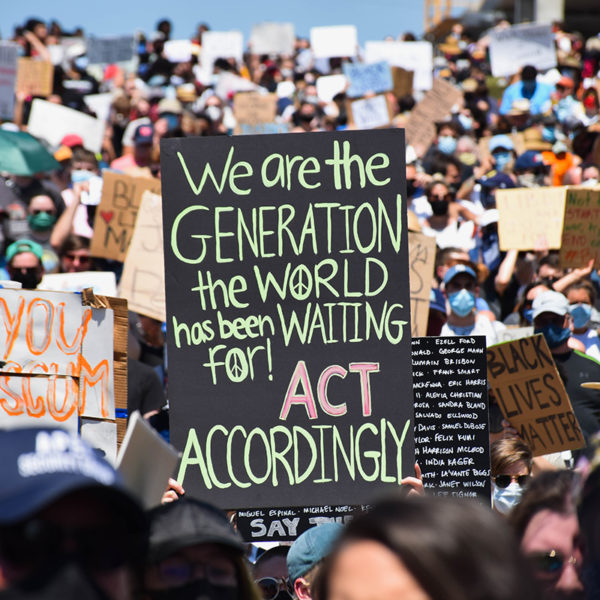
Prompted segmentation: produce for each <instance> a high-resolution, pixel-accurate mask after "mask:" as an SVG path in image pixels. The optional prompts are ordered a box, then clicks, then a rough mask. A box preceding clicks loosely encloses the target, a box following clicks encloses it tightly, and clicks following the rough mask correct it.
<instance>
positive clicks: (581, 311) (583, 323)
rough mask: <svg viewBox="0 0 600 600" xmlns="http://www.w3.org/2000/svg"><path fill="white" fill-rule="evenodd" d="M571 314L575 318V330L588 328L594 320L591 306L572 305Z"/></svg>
mask: <svg viewBox="0 0 600 600" xmlns="http://www.w3.org/2000/svg"><path fill="white" fill-rule="evenodd" d="M569 312H570V313H571V316H572V317H573V326H574V327H575V329H583V328H584V327H587V325H588V323H589V322H590V319H591V318H592V307H591V306H590V305H589V304H581V303H579V304H571V306H570V307H569Z"/></svg>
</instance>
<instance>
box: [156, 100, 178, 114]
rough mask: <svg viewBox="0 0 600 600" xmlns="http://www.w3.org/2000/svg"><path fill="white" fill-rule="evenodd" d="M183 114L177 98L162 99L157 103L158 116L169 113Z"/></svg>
mask: <svg viewBox="0 0 600 600" xmlns="http://www.w3.org/2000/svg"><path fill="white" fill-rule="evenodd" d="M182 112H183V107H182V106H181V102H179V100H177V98H163V99H162V100H161V101H160V102H159V103H158V114H159V115H162V114H164V113H170V114H173V115H180V114H181V113H182Z"/></svg>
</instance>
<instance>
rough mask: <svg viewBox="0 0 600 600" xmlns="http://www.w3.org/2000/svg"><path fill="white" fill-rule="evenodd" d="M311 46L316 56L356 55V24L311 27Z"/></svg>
mask: <svg viewBox="0 0 600 600" xmlns="http://www.w3.org/2000/svg"><path fill="white" fill-rule="evenodd" d="M310 47H311V50H312V53H313V56H314V57H315V58H335V57H338V56H356V51H357V48H358V35H357V32H356V27H355V26H354V25H333V26H331V27H311V28H310Z"/></svg>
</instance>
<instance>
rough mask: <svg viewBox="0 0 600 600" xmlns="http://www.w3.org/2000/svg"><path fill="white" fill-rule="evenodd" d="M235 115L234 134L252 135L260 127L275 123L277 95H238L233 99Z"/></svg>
mask: <svg viewBox="0 0 600 600" xmlns="http://www.w3.org/2000/svg"><path fill="white" fill-rule="evenodd" d="M233 114H234V116H235V119H236V121H237V123H236V127H235V131H234V133H237V134H239V133H250V132H252V129H253V128H255V127H256V126H258V125H265V124H267V123H273V122H274V121H275V117H276V116H277V95H276V94H259V93H257V92H242V93H239V94H236V95H235V96H234V98H233ZM244 126H246V127H245V128H244Z"/></svg>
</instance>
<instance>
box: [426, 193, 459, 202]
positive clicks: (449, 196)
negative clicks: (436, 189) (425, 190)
mask: <svg viewBox="0 0 600 600" xmlns="http://www.w3.org/2000/svg"><path fill="white" fill-rule="evenodd" d="M427 198H428V199H429V200H434V201H436V200H437V201H438V202H442V201H444V200H446V202H452V200H454V194H444V195H443V196H436V195H435V194H427Z"/></svg>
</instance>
